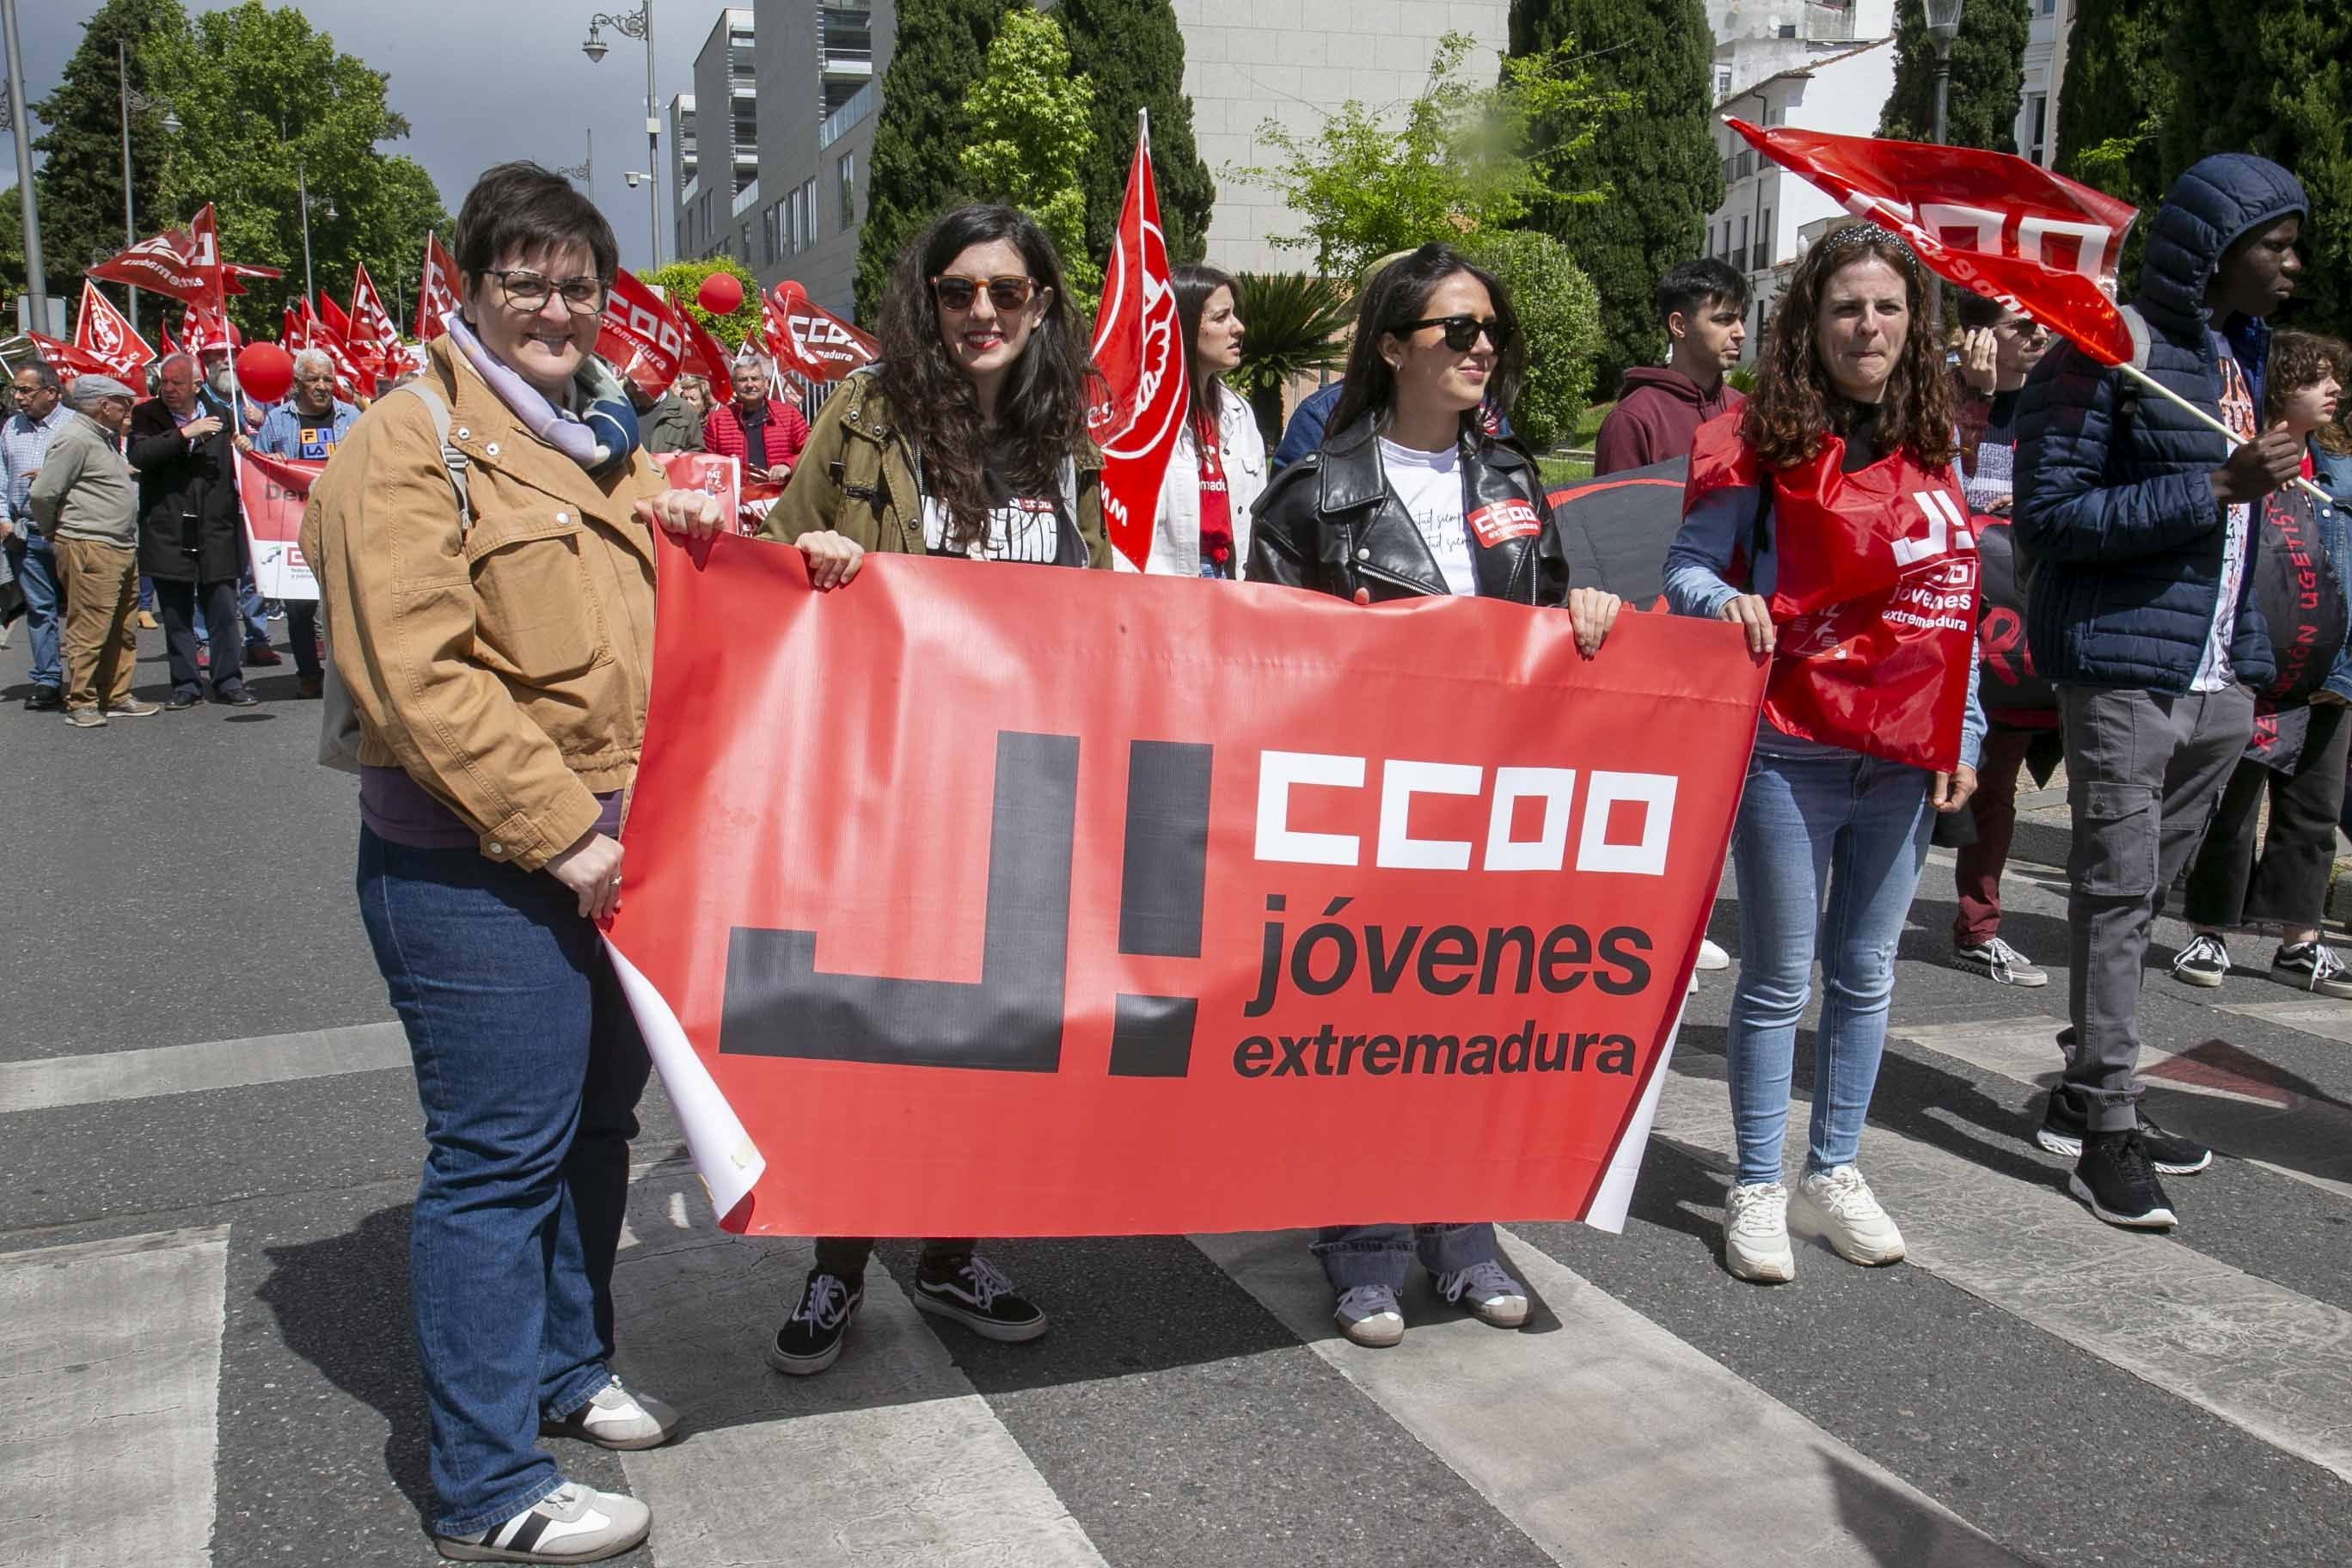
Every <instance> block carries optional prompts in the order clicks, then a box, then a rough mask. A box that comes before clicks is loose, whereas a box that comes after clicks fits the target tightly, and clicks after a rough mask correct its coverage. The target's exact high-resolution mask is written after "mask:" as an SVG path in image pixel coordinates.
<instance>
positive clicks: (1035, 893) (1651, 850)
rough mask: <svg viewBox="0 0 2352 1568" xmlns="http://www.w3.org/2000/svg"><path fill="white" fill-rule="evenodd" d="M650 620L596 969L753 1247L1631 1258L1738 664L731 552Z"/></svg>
mask: <svg viewBox="0 0 2352 1568" xmlns="http://www.w3.org/2000/svg"><path fill="white" fill-rule="evenodd" d="M658 592H659V613H658V616H657V617H656V631H655V644H656V647H655V658H654V671H655V674H654V689H653V698H652V709H651V712H650V715H649V717H648V720H647V730H646V746H645V761H644V764H643V767H642V770H641V771H640V773H639V775H638V780H637V784H636V789H635V795H634V797H633V799H632V802H631V805H630V809H629V816H628V822H627V826H626V829H625V837H624V843H625V845H626V847H627V852H628V854H627V878H628V881H627V893H626V897H625V900H624V901H623V904H622V909H621V911H620V914H619V915H618V917H617V918H616V919H615V921H614V923H613V926H612V928H611V931H610V933H609V934H610V940H611V943H612V946H613V949H614V952H615V954H616V957H617V960H618V967H619V968H620V971H621V973H622V976H623V979H624V982H625V984H626V985H627V986H628V988H629V990H630V993H631V998H632V1001H633V1003H634V1004H635V1007H636V1011H637V1015H638V1018H639V1020H640V1022H641V1023H642V1024H644V1026H645V1027H646V1036H647V1038H648V1041H649V1043H650V1044H651V1045H652V1046H653V1047H654V1050H655V1058H656V1063H657V1064H658V1065H659V1066H660V1068H661V1069H662V1074H663V1079H664V1081H665V1083H666V1084H667V1088H668V1089H669V1093H670V1097H671V1099H672V1100H673V1101H674V1102H676V1103H677V1105H678V1107H679V1112H680V1120H681V1121H682V1123H683V1124H684V1125H685V1127H686V1129H687V1132H688V1144H689V1147H690V1148H691V1149H692V1150H693V1152H694V1153H695V1157H696V1160H697V1163H698V1167H699V1168H700V1170H701V1172H702V1173H703V1176H704V1178H705V1180H706V1181H707V1182H708V1183H709V1186H710V1188H711V1193H712V1197H713V1200H714V1203H715V1205H716V1206H717V1207H718V1208H719V1212H720V1214H721V1215H722V1216H723V1222H724V1223H725V1225H726V1226H728V1228H730V1229H734V1230H739V1231H749V1232H752V1233H757V1234H784V1235H810V1234H818V1235H851V1236H858V1235H878V1236H922V1235H946V1236H956V1235H989V1236H1007V1235H1014V1236H1055V1235H1090V1234H1139V1233H1171V1232H1185V1231H1202V1230H1206V1231H1217V1230H1254V1229H1264V1228H1272V1227H1279V1226H1303V1225H1318V1224H1339V1223H1347V1222H1364V1221H1371V1220H1378V1219H1415V1218H1419V1219H1431V1218H1436V1217H1441V1216H1456V1217H1459V1216H1470V1217H1475V1218H1481V1219H1486V1218H1491V1219H1496V1220H1505V1221H1507V1220H1523V1219H1568V1218H1583V1219H1587V1220H1589V1221H1591V1222H1592V1223H1594V1224H1598V1225H1603V1226H1608V1227H1609V1228H1612V1229H1613V1228H1616V1227H1617V1226H1620V1225H1622V1221H1623V1215H1624V1211H1625V1204H1626V1201H1627V1198H1628V1196H1629V1195H1630V1192H1631V1187H1632V1182H1633V1174H1634V1172H1635V1171H1636V1169H1637V1168H1638V1164H1639V1161H1640V1155H1641V1151H1642V1147H1643V1142H1645V1141H1646V1137H1647V1131H1648V1124H1649V1114H1650V1109H1651V1107H1652V1106H1653V1105H1654V1100H1655V1094H1656V1089H1657V1085H1658V1083H1659V1082H1660V1075H1661V1073H1662V1072H1663V1070H1664V1063H1665V1059H1666V1056H1667V1053H1668V1051H1669V1050H1670V1048H1671V1045H1672V1040H1673V1035H1674V1031H1675V1026H1676V1025H1677V1022H1678V1020H1679V1017H1680V1013H1681V1005H1682V1000H1683V997H1684V995H1685V991H1686V988H1687V984H1688V979H1689V974H1690V969H1691V963H1692V960H1693V957H1694V955H1695V953H1696V946H1697V942H1698V938H1699V935H1700V933H1701V931H1702V930H1703V928H1704V926H1705V924H1706V918H1707V915H1708V912H1709V910H1711V908H1712V906H1713V903H1714V899H1715V892H1716V882H1717V876H1718V874H1719V873H1720V871H1721V868H1722V865H1723V856H1724V849H1725V847H1726V844H1727V840H1728V837H1729V832H1730V825H1731V818H1732V813H1733V810H1734V808H1735V806H1736V805H1737V804H1738V795H1739V790H1740V785H1741V782H1742V778H1743V775H1744V772H1745V769H1744V763H1745V760H1746V758H1747V755H1748V749H1749V745H1750V742H1751V741H1752V739H1753V737H1754V733H1755V724H1756V713H1757V705H1758V702H1759V700H1760V696H1761V692H1762V685H1763V671H1762V670H1761V668H1759V666H1758V665H1757V664H1755V663H1754V662H1753V661H1751V660H1750V659H1749V658H1748V655H1747V653H1746V651H1745V648H1744V647H1743V646H1742V645H1741V642H1740V639H1739V637H1738V632H1737V631H1736V629H1734V628H1732V627H1730V626H1724V625H1719V624H1715V623H1709V622H1701V621H1694V620H1683V619H1676V618H1674V617H1670V616H1647V615H1628V616H1623V617H1622V619H1621V620H1620V621H1619V623H1618V625H1617V627H1616V630H1615V631H1614V632H1613V633H1612V635H1611V637H1610V641H1609V643H1608V645H1607V646H1606V647H1603V648H1602V649H1601V652H1600V654H1599V655H1598V657H1596V658H1591V659H1585V658H1581V657H1580V656H1579V655H1578V653H1577V652H1576V650H1575V647H1574V645H1573V642H1572V639H1571V636H1570V623H1569V617H1568V616H1566V615H1565V614H1564V613H1561V612H1558V611H1531V610H1528V609H1525V608H1522V607H1520V606H1517V605H1503V604H1496V603H1492V602H1488V601H1484V600H1475V599H1430V600H1425V601H1423V602H1420V603H1417V604H1412V605H1383V606H1381V607H1380V608H1378V609H1366V608H1361V607H1359V606H1356V605H1349V604H1344V603H1340V602H1338V601H1334V600H1331V599H1327V598H1322V597H1318V596H1314V595H1307V594H1303V593H1298V592H1296V591H1293V590H1289V589H1282V588H1273V587H1255V586H1238V587H1237V586H1233V585H1227V584H1210V583H1196V582H1192V581H1189V580H1178V579H1172V578H1157V577H1142V576H1128V575H1123V574H1122V575H1118V576H1114V575H1112V574H1108V573H1084V572H1071V571H1063V570H1057V569H1054V568H1049V567H1026V566H1001V565H992V566H975V565H972V564H971V563H966V562H946V561H932V560H929V559H924V558H904V557H896V556H868V557H867V558H866V564H865V568H864V570H863V571H862V572H861V573H860V574H859V576H858V577H857V579H856V581H855V582H854V583H852V584H849V585H848V586H846V587H845V588H843V589H840V590H838V591H835V592H833V593H830V594H824V595H819V594H816V593H814V591H812V590H811V589H810V588H809V586H808V583H807V577H806V575H805V573H804V571H803V566H802V563H801V557H800V555H799V553H798V552H795V551H793V550H789V549H785V548H782V547H780V546H777V545H773V544H768V543H763V542H753V541H744V540H736V539H730V538H725V537H721V538H719V539H717V540H715V541H712V542H709V543H708V544H704V545H698V546H695V547H694V548H693V550H692V552H691V553H689V552H688V550H687V549H686V548H685V547H681V546H677V545H675V544H671V543H668V542H665V544H664V555H663V559H662V561H661V571H660V574H659V589H658ZM718 626H726V627H734V628H738V632H740V628H743V627H754V628H759V635H758V636H756V637H746V636H742V635H738V633H730V634H729V635H727V636H724V637H720V636H714V635H712V631H711V628H713V627H718Z"/></svg>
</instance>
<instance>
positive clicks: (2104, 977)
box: [2058, 686, 2254, 1132]
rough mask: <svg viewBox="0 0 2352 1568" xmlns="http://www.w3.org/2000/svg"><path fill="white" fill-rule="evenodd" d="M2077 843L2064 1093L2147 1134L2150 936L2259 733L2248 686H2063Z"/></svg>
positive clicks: (2098, 1119)
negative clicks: (2144, 1092) (2142, 1120)
mask: <svg viewBox="0 0 2352 1568" xmlns="http://www.w3.org/2000/svg"><path fill="white" fill-rule="evenodd" d="M2058 717H2059V721H2060V723H2061V725H2062V727H2063V731H2064V736H2065V742H2066V793H2067V804H2068V805H2070V806H2071V807H2072V808H2073V811H2074V846H2073V848H2072V850H2071V852H2070V853H2069V855H2068V858H2067V862H2066V872H2067V880H2068V882H2069V883H2070V884H2071V888H2070V890H2069V892H2068V895H2067V900H2066V924H2067V928H2068V934H2069V936H2070V937H2071V939H2072V941H2071V944H2070V949H2069V952H2068V953H2067V978H2068V980H2069V982H2070V983H2071V984H2072V987H2073V993H2074V994H2073V996H2072V997H2071V999H2070V1000H2071V1004H2072V1007H2073V1016H2074V1040H2075V1044H2074V1057H2073V1058H2072V1059H2071V1060H2070V1061H2068V1062H2067V1064H2066V1076H2065V1079H2064V1082H2063V1086H2062V1089H2063V1092H2064V1093H2066V1094H2067V1095H2069V1096H2071V1097H2072V1100H2073V1104H2074V1109H2075V1110H2079V1111H2081V1112H2082V1113H2083V1114H2084V1116H2085V1117H2086V1118H2087V1119H2088V1124H2089V1125H2090V1127H2091V1128H2092V1129H2093V1130H2094V1131H2102V1132H2113V1131H2128V1130H2129V1129H2131V1128H2133V1127H2135V1126H2137V1125H2138V1121H2139V1114H2138V1111H2137V1110H2136V1109H2135V1105H2136V1102H2137V1100H2138V1099H2139V1092H2140V1090H2139V1084H2138V1081H2137V1079H2136V1077H2135V1072H2136V1069H2137V1067H2138V1065H2139V1026H2138V1012H2139V985H2140V973H2141V969H2142V966H2143V965H2144V964H2145V963H2146V962H2147V936H2148V929H2149V927H2150V926H2151V925H2152V924H2153V923H2154V922H2155V920H2156V913H2157V910H2159V909H2160V908H2162V907H2163V904H2164V895H2165V891H2166V889H2169V888H2170V887H2171V886H2172V884H2173V882H2174V881H2175V880H2176V879H2178V878H2179V875H2180V872H2181V868H2183V867H2185V866H2186V865H2188V863H2189V858H2190V857H2191V856H2193V855H2194V854H2196V852H2197V846H2198V844H2199V843H2200V841H2201V840H2202V839H2203V838H2204V837H2205V830H2206V828H2207V827H2208V826H2210V825H2211V823H2212V820H2213V811H2214V807H2215V806H2216V805H2218V804H2219V803H2220V800H2221V787H2222V785H2223V784H2226V783H2227V782H2228V781H2229V777H2230V774H2231V770H2233V769H2234V768H2235V767H2236V766H2237V763H2238V757H2239V754H2240V753H2241V752H2243V751H2244V750H2245V747H2246V741H2247V738H2248V737H2249V736H2250V735H2252V732H2253V727H2254V698H2253V693H2252V692H2251V691H2249V690H2247V689H2245V688H2244V687H2242V686H2232V687H2231V688H2230V689H2227V690H2226V691H2212V692H2192V693H2190V694H2189V695H2187V696H2183V697H2173V696H2168V695H2165V694H2163V693H2159V692H2152V691H2139V690H2130V689H2116V688H2110V687H2092V686H2061V687H2059V688H2058Z"/></svg>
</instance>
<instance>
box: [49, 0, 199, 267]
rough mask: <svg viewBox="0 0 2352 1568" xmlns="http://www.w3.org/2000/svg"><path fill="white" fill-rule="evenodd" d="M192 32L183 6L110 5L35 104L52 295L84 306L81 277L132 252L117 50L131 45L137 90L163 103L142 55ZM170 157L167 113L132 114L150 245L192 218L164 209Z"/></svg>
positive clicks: (170, 2)
mask: <svg viewBox="0 0 2352 1568" xmlns="http://www.w3.org/2000/svg"><path fill="white" fill-rule="evenodd" d="M187 30H188V19H187V16H186V15H185V13H184V12H183V11H182V10H181V9H180V5H179V0H107V3H106V4H105V5H101V6H100V7H99V10H98V14H97V15H96V16H92V17H91V18H90V19H89V25H88V26H86V27H84V28H83V29H82V36H81V42H80V44H79V46H77V47H75V49H74V52H73V55H72V57H71V58H68V60H67V61H66V68H65V74H64V76H63V78H62V79H59V81H58V86H57V89H56V90H55V91H54V92H52V93H50V94H49V96H48V97H47V98H45V99H42V100H40V101H39V102H37V103H36V104H34V105H33V112H34V114H35V115H36V116H37V118H38V119H39V121H41V123H42V125H43V126H44V127H46V129H45V130H44V131H43V132H42V133H41V134H40V135H39V136H38V137H37V138H35V139H34V142H33V147H34V150H35V151H37V152H38V153H41V154H42V155H43V158H44V162H43V163H42V164H41V170H40V174H38V175H37V178H36V181H35V187H36V190H37V194H38V195H39V196H40V206H41V259H42V264H43V266H42V269H43V271H45V272H46V273H47V277H48V285H49V292H50V293H52V294H55V295H59V296H61V297H63V298H64V299H66V300H73V299H75V298H77V297H78V296H79V294H80V293H81V279H80V273H81V269H82V268H85V267H88V266H89V265H90V264H91V263H92V262H96V261H102V260H104V259H105V258H108V257H110V256H111V255H113V254H114V253H115V252H116V251H118V250H121V248H122V246H123V239H122V97H121V86H120V84H119V81H118V79H117V76H116V71H115V53H114V46H115V45H116V43H117V42H121V43H123V44H126V45H128V46H129V51H128V70H127V75H128V76H129V79H130V82H131V91H132V92H134V93H144V94H149V95H153V96H160V95H161V94H162V92H163V89H164V88H165V86H166V84H165V83H163V81H161V80H159V79H158V78H157V74H156V73H155V72H154V71H153V70H152V68H151V65H152V62H151V60H150V58H148V57H147V56H146V55H145V54H143V53H142V50H144V49H147V48H150V47H153V46H155V45H158V44H168V43H169V42H172V41H176V40H178V39H181V38H184V37H186V34H187ZM171 148H172V137H171V136H170V134H169V133H168V132H165V131H164V129H163V108H162V107H161V106H160V105H159V106H158V107H155V108H152V109H144V110H133V111H132V113H131V196H132V201H133V204H134V212H133V215H132V216H133V217H134V219H135V220H136V222H137V225H138V228H139V234H140V236H141V237H142V238H143V237H145V236H147V235H151V234H153V233H155V232H156V231H157V230H159V229H163V228H167V227H170V226H172V225H173V224H175V223H181V222H184V221H185V219H186V217H187V215H186V214H184V213H164V212H161V211H158V210H157V207H156V201H157V186H158V184H159V182H160V181H161V179H162V177H163V161H164V159H165V157H166V156H167V155H168V154H169V153H170V152H171Z"/></svg>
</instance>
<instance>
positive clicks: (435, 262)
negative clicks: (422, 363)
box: [416, 232, 458, 343]
mask: <svg viewBox="0 0 2352 1568" xmlns="http://www.w3.org/2000/svg"><path fill="white" fill-rule="evenodd" d="M457 299H458V286H457V259H456V258H453V257H452V256H451V255H450V254H449V253H448V252H447V251H446V250H445V249H443V248H442V246H441V237H440V236H439V235H437V234H433V233H430V232H427V233H426V235H425V270H424V272H423V274H422V275H420V276H419V277H418V279H416V337H417V341H418V342H427V343H429V342H432V341H433V340H434V339H436V338H437V337H439V336H440V335H441V334H442V333H444V332H446V331H448V330H449V329H448V327H447V326H446V325H445V324H444V323H446V321H448V319H449V313H450V312H451V311H453V310H456V309H457Z"/></svg>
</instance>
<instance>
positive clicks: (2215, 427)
mask: <svg viewBox="0 0 2352 1568" xmlns="http://www.w3.org/2000/svg"><path fill="white" fill-rule="evenodd" d="M2116 369H2117V370H2119V371H2121V372H2123V373H2124V374H2126V375H2127V376H2129V377H2131V378H2132V379H2133V380H2134V381H2136V382H2137V383H2139V384H2140V385H2141V386H2142V387H2143V388H2145V389H2146V390H2147V391H2149V392H2153V393H2155V394H2156V395H2158V397H2161V398H2163V399H2164V400H2165V401H2166V402H2168V403H2170V404H2172V405H2175V406H2176V407H2179V408H2182V409H2186V410H2187V411H2188V413H2189V416H2190V417H2191V418H2193V419H2195V420H2196V421H2197V422H2198V423H2199V424H2200V425H2202V426H2205V427H2206V428H2207V429H2209V430H2212V431H2216V432H2218V433H2219V434H2220V435H2221V438H2222V439H2223V440H2225V441H2227V442H2228V443H2229V444H2230V450H2231V451H2233V452H2234V451H2236V450H2237V449H2238V448H2239V447H2242V446H2244V445H2245V443H2244V442H2242V441H2241V440H2239V439H2238V433H2237V432H2236V431H2234V430H2232V429H2231V428H2230V427H2229V426H2227V425H2224V424H2222V423H2221V421H2220V420H2219V419H2216V418H2214V417H2213V416H2211V415H2210V414H2208V413H2206V412H2205V411H2204V410H2203V409H2202V408H2200V407H2198V406H2197V405H2195V404H2193V403H2191V402H2189V399H2187V398H2185V397H2183V396H2181V395H2180V394H2179V393H2177V392H2175V391H2173V390H2172V388H2170V387H2168V386H2167V385H2165V384H2164V383H2162V382H2160V381H2158V380H2157V379H2156V377H2154V376H2152V375H2150V374H2147V372H2146V371H2144V370H2142V369H2140V368H2139V366H2137V365H2136V364H2130V363H2125V364H2119V365H2117V366H2116ZM2288 483H2290V484H2292V485H2294V486H2295V487H2296V488H2297V489H2301V490H2302V491H2303V492H2304V493H2305V494H2306V495H2308V496H2310V497H2311V498H2312V499H2313V500H2315V501H2317V502H2319V503H2320V504H2321V505H2322V506H2333V505H2335V504H2336V498H2335V497H2334V496H2331V495H2329V494H2328V493H2327V492H2326V490H2324V489H2320V488H2319V487H2318V486H2317V485H2315V484H2313V483H2312V482H2311V481H2310V480H2309V479H2291V480H2289V481H2288Z"/></svg>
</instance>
